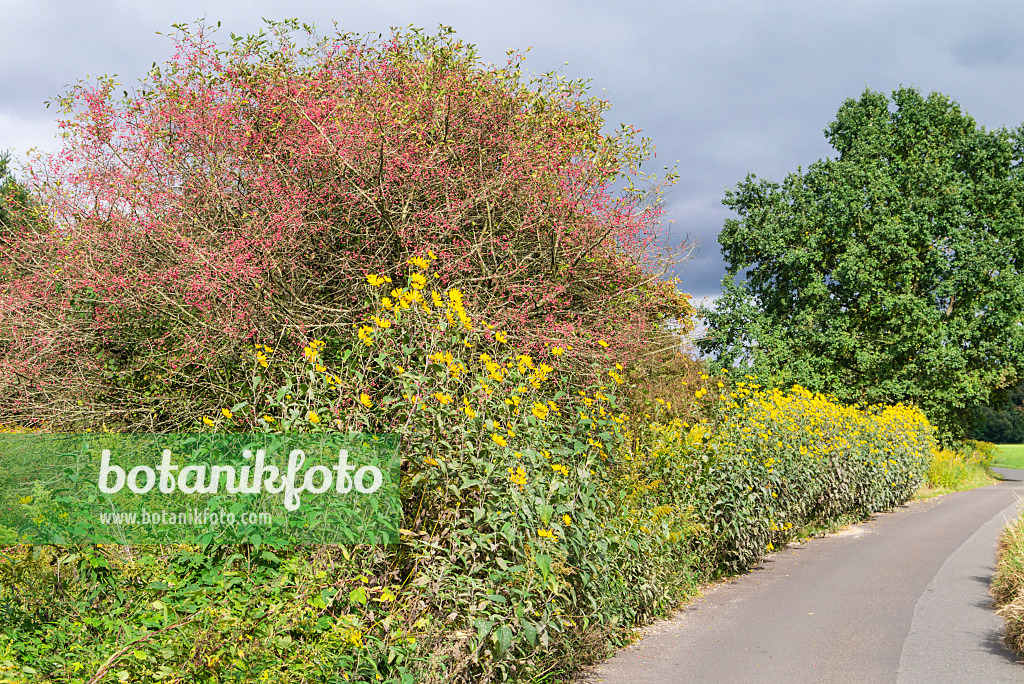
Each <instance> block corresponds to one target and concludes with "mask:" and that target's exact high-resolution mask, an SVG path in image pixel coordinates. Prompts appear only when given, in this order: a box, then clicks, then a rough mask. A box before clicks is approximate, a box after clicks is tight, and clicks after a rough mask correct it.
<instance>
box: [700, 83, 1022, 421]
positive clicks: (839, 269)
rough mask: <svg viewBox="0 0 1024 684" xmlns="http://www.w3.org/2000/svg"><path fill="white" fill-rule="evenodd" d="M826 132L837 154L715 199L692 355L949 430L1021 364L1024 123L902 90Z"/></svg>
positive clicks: (854, 103) (841, 117)
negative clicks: (1008, 124)
mask: <svg viewBox="0 0 1024 684" xmlns="http://www.w3.org/2000/svg"><path fill="white" fill-rule="evenodd" d="M825 134H826V136H827V138H828V140H829V142H830V143H831V144H832V145H833V147H834V148H835V149H836V150H837V152H838V156H837V157H836V158H834V159H824V160H820V161H818V162H815V163H814V164H812V165H811V167H810V168H809V169H808V170H807V171H806V173H804V172H802V171H801V170H799V169H798V170H797V172H796V173H793V174H790V175H789V176H787V177H786V179H785V180H784V181H783V182H782V183H781V184H777V183H773V182H770V181H766V180H762V179H758V178H756V177H754V176H752V175H751V176H748V177H747V178H746V180H744V181H743V182H741V183H740V184H739V185H737V187H736V188H735V189H734V190H731V191H729V192H728V193H727V195H726V198H725V200H724V203H725V204H726V205H727V206H729V207H730V208H732V209H733V210H734V211H735V212H736V213H737V214H738V215H739V218H737V219H731V220H729V221H727V222H726V225H725V228H724V230H723V231H722V232H721V234H720V236H719V242H720V243H721V246H722V253H723V255H724V257H725V260H726V262H727V264H728V273H727V275H726V277H725V279H724V280H723V285H724V294H723V296H722V297H721V298H720V299H719V300H718V301H717V303H716V304H715V307H714V309H713V310H708V311H705V312H704V315H705V316H706V318H707V323H708V325H709V328H710V329H709V331H708V333H707V335H706V337H705V338H704V339H703V340H701V342H700V345H701V348H702V349H703V350H704V351H705V352H710V353H714V354H715V355H717V356H718V358H719V359H720V360H721V361H723V362H724V363H726V364H733V363H737V362H739V361H740V360H742V361H745V362H747V363H750V364H752V365H753V366H754V367H755V368H756V369H757V371H758V372H759V374H760V376H761V377H763V378H765V379H769V380H770V381H772V382H776V383H780V384H789V383H799V384H802V385H804V386H807V387H811V388H814V389H818V390H825V391H829V392H832V393H834V394H835V395H836V396H837V397H839V398H841V399H843V400H845V401H860V402H867V403H875V402H887V403H893V402H897V401H903V402H912V403H914V404H916V405H918V406H920V407H922V408H923V409H924V410H925V411H926V413H927V414H928V415H929V417H930V418H931V419H932V420H933V422H935V423H937V424H938V425H939V427H940V428H941V429H942V430H943V432H944V433H945V434H946V435H947V436H949V435H955V434H958V433H960V432H962V429H963V427H964V425H965V424H966V422H967V421H968V419H969V415H970V407H971V406H973V405H975V404H978V403H981V404H986V403H989V401H990V399H991V398H992V397H993V394H994V393H998V392H999V391H1001V390H1002V389H1005V388H1007V387H1010V386H1012V385H1014V384H1016V381H1017V379H1018V378H1020V377H1021V373H1022V370H1024V328H1022V326H1021V312H1022V311H1024V274H1022V271H1021V269H1022V265H1024V216H1022V208H1024V183H1022V181H1024V178H1022V173H1021V167H1020V162H1021V158H1022V137H1021V131H1020V130H1016V131H1008V130H1006V129H999V130H993V131H987V130H985V129H984V128H982V127H979V126H977V125H976V124H975V122H974V120H973V119H972V118H971V117H970V116H968V115H967V114H966V113H964V112H962V111H961V109H960V107H959V106H958V105H957V104H956V103H955V102H953V101H951V100H950V99H949V98H947V97H945V96H943V95H941V94H937V93H933V94H931V95H929V96H928V97H923V96H922V95H921V94H920V93H918V92H917V91H916V90H914V89H911V88H899V89H897V90H895V91H893V93H892V100H891V101H890V100H889V99H888V98H887V97H886V96H885V95H884V94H882V93H879V92H872V91H870V90H868V91H865V92H864V94H863V95H862V96H861V97H860V99H858V100H854V99H848V100H847V101H846V102H845V103H844V104H843V106H842V107H841V108H840V109H839V112H838V114H837V117H836V120H835V121H834V122H832V123H831V124H830V125H829V127H828V128H827V129H825Z"/></svg>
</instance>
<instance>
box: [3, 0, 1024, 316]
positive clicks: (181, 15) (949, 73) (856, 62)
mask: <svg viewBox="0 0 1024 684" xmlns="http://www.w3.org/2000/svg"><path fill="white" fill-rule="evenodd" d="M200 17H205V18H206V19H207V21H208V23H216V22H217V21H220V22H222V25H223V29H222V35H223V37H224V39H225V40H226V39H227V33H228V32H229V31H231V32H234V33H248V32H253V31H258V30H259V28H260V27H261V26H262V22H261V17H268V18H273V19H283V18H287V17H296V18H298V19H299V20H301V21H304V22H306V23H315V24H317V25H318V27H320V28H321V30H323V32H325V33H326V32H328V30H329V29H331V25H332V22H337V24H338V27H339V29H342V30H345V31H353V32H359V33H365V32H384V33H387V31H388V29H389V27H391V26H408V25H409V24H414V25H416V26H420V27H424V28H428V29H433V28H436V26H437V25H438V24H445V25H449V26H452V27H454V28H455V29H456V31H457V32H458V34H459V35H460V37H462V38H463V39H465V40H466V41H468V42H471V43H475V44H476V45H477V46H478V47H479V49H480V53H481V56H482V57H483V58H484V59H485V60H487V61H491V62H503V60H504V56H505V52H506V50H508V49H510V48H516V49H525V48H532V49H531V50H530V52H529V56H528V59H527V61H526V67H527V68H528V69H530V70H534V71H537V72H546V71H550V70H554V69H561V70H562V73H564V74H566V75H567V76H571V77H586V78H590V79H592V86H593V90H594V91H595V92H597V93H602V91H605V92H604V93H603V96H604V97H605V98H606V99H608V100H610V101H611V103H612V105H613V106H612V109H611V111H610V112H609V114H608V119H607V120H608V123H609V124H610V127H615V126H616V125H617V124H618V123H619V122H627V123H630V124H633V125H635V126H638V127H639V128H641V129H643V132H644V135H646V136H648V137H650V138H652V139H653V141H654V143H655V145H656V147H657V154H658V158H657V162H658V166H662V165H670V166H671V165H676V166H677V170H678V171H679V173H680V175H681V176H682V179H681V181H680V182H679V183H678V184H677V185H676V186H675V187H674V188H673V189H672V190H671V191H670V193H669V195H668V199H669V202H670V206H671V212H670V218H671V219H672V221H673V222H674V223H673V226H672V230H673V233H674V235H676V236H677V237H682V236H683V235H687V234H689V235H692V236H693V237H694V238H696V239H697V240H698V241H699V242H700V245H701V246H700V252H699V254H698V256H697V257H696V258H695V259H693V260H691V261H690V262H688V263H687V264H686V265H685V266H684V267H683V269H682V270H681V272H680V274H679V275H680V277H681V278H682V282H681V284H680V287H681V288H682V289H683V290H684V291H687V292H690V293H691V294H693V295H694V297H695V298H697V299H700V298H703V297H708V296H714V295H716V294H717V293H718V292H719V290H720V286H719V285H720V280H721V278H722V275H723V273H724V265H723V263H722V261H721V257H720V255H719V251H718V243H717V241H716V235H717V234H718V231H719V230H720V229H721V227H722V222H723V221H724V220H725V219H726V218H728V217H729V211H728V210H727V209H726V208H725V207H723V206H722V204H721V201H722V197H723V195H724V191H725V190H726V188H729V187H731V186H734V185H735V184H736V183H737V182H738V181H740V180H741V179H742V178H743V177H744V176H746V174H747V173H754V174H756V175H758V176H760V177H763V178H770V179H773V180H781V179H782V177H783V176H784V175H785V174H786V173H789V172H791V171H795V170H796V169H797V166H798V165H799V166H803V167H804V168H806V167H807V166H808V165H810V164H811V163H812V162H814V161H816V160H817V159H820V158H822V157H826V156H830V155H831V154H832V150H831V148H830V147H829V146H828V144H827V143H826V141H825V139H824V136H823V134H822V130H823V129H824V128H825V126H827V125H828V123H829V122H830V121H832V118H833V117H834V115H835V113H836V111H837V110H838V108H839V106H840V105H841V104H842V102H843V100H844V99H846V98H847V97H857V96H859V95H860V94H861V93H862V92H863V91H864V89H865V88H871V89H872V90H881V91H885V92H887V93H888V92H890V91H891V90H892V89H893V88H896V87H897V86H899V85H901V84H902V85H907V86H914V87H916V88H918V89H919V90H921V91H922V92H924V93H929V92H932V91H939V92H942V93H944V94H946V95H948V96H950V97H951V98H953V99H954V100H956V101H957V102H959V103H960V105H961V106H962V107H963V109H964V110H965V111H967V112H968V113H969V114H971V115H972V116H974V118H975V120H976V121H977V122H978V123H979V124H981V125H983V126H985V127H986V128H996V127H999V126H1008V127H1014V126H1017V125H1019V124H1020V123H1021V121H1024V88H1022V87H1021V86H1022V84H1024V78H1022V77H1024V41H1022V40H1021V39H1020V30H1021V27H1022V26H1024V3H1021V2H1020V1H1019V0H1016V1H1011V0H1006V1H1000V0H975V1H974V2H965V1H962V0H958V1H956V2H937V1H935V0H928V1H924V0H921V1H903V0H888V1H878V2H875V1H868V0H861V1H857V2H844V1H841V0H805V1H800V2H795V1H793V2H791V1H787V0H760V1H757V2H754V1H748V2H741V1H736V2H729V1H723V0H716V1H714V2H712V1H710V0H701V1H700V2H696V1H692V0H676V1H674V2H672V1H666V2H624V1H622V0H619V1H618V2H604V1H595V0H590V1H586V2H584V1H582V0H580V1H576V0H566V1H555V0H532V1H530V0H522V1H519V2H499V1H494V0H492V1H491V2H470V1H469V0H449V1H448V2H429V1H427V0H422V1H415V0H388V1H381V0H361V1H360V2H352V1H346V0H336V1H334V2H326V1H321V2H317V1H315V0H290V1H289V2H263V1H251V2H248V3H243V2H193V1H191V0H178V1H177V2H158V1H157V0H150V1H148V2H143V1H136V0H121V1H113V0H109V1H95V0H78V1H74V0H65V1H62V2H59V1H56V0H0V46H2V47H0V49H2V51H3V60H2V63H0V150H2V149H4V148H9V149H12V150H13V151H14V156H15V157H16V158H19V159H20V158H23V156H24V153H25V152H26V151H27V150H28V148H30V147H38V148H40V149H42V150H44V151H52V150H55V149H56V147H57V141H56V139H55V138H54V133H55V130H56V126H55V120H54V115H55V113H54V110H53V109H49V110H48V109H46V108H45V106H44V101H45V100H47V99H50V98H53V97H56V96H58V95H60V94H61V93H62V92H63V91H64V90H65V88H66V86H67V85H69V84H72V83H74V82H76V81H77V80H79V79H81V78H85V77H87V76H88V77H95V76H99V75H103V74H117V75H119V76H120V77H121V79H120V80H121V82H122V83H124V84H125V85H128V84H132V83H134V82H136V81H137V80H138V79H139V78H140V77H141V76H142V75H143V74H144V73H145V72H146V71H147V70H148V69H149V68H150V65H151V64H152V63H153V62H154V61H155V62H162V61H164V60H166V59H167V58H168V57H169V56H170V48H171V43H170V40H169V39H168V38H167V37H166V36H159V35H157V32H158V31H160V32H163V33H165V34H167V33H173V30H172V28H171V24H173V23H176V22H192V21H194V20H196V19H198V18H200ZM566 63H568V64H566ZM677 162H678V163H677Z"/></svg>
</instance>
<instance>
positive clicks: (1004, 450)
mask: <svg viewBox="0 0 1024 684" xmlns="http://www.w3.org/2000/svg"><path fill="white" fill-rule="evenodd" d="M996 449H997V450H998V451H997V453H996V458H995V462H994V463H993V464H992V465H997V466H1002V467H1003V468H1019V469H1022V470H1024V444H997V445H996Z"/></svg>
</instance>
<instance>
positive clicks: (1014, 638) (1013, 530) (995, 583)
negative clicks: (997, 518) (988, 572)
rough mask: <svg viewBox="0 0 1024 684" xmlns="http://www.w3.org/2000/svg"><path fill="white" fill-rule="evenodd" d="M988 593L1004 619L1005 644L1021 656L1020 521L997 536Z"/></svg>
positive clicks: (1023, 528) (1023, 549) (1023, 581)
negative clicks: (993, 573) (997, 543)
mask: <svg viewBox="0 0 1024 684" xmlns="http://www.w3.org/2000/svg"><path fill="white" fill-rule="evenodd" d="M990 592H991V594H992V597H993V598H994V599H995V606H996V608H997V609H998V612H999V615H1000V616H1001V617H1002V618H1003V620H1004V621H1005V635H1004V638H1005V640H1006V645H1007V646H1009V647H1010V649H1012V650H1013V651H1014V652H1015V653H1018V654H1020V655H1024V520H1021V519H1018V520H1016V521H1015V522H1013V523H1011V524H1010V525H1008V526H1007V527H1006V529H1004V530H1003V534H1002V536H1001V537H1000V538H999V547H998V549H997V551H996V572H995V575H993V577H992V586H991V588H990Z"/></svg>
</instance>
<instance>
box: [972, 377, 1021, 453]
mask: <svg viewBox="0 0 1024 684" xmlns="http://www.w3.org/2000/svg"><path fill="white" fill-rule="evenodd" d="M971 418H972V420H971V431H970V437H971V439H979V440H983V441H985V442H995V443H996V444H1020V443H1022V442H1024V383H1019V384H1018V385H1017V386H1016V387H1014V388H1013V390H1011V391H1010V392H1009V393H1008V396H1007V397H1006V399H1005V400H1004V401H1003V402H1002V403H1001V404H995V405H993V406H976V407H974V410H973V413H972V416H971Z"/></svg>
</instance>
